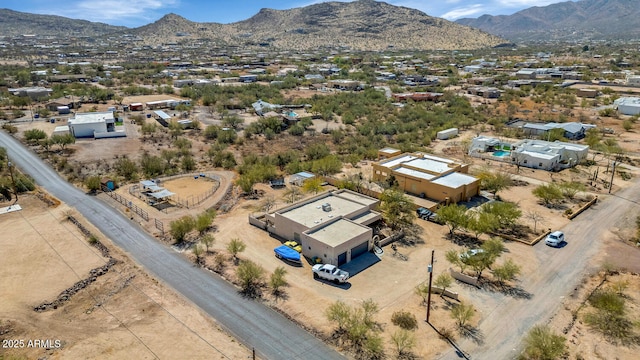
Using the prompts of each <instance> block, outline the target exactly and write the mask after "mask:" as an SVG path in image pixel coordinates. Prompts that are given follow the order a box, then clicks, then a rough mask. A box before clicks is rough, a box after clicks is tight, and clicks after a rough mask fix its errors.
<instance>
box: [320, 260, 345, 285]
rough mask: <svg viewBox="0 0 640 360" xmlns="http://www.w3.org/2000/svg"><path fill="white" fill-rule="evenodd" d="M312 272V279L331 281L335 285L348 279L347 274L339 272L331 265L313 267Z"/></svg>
mask: <svg viewBox="0 0 640 360" xmlns="http://www.w3.org/2000/svg"><path fill="white" fill-rule="evenodd" d="M312 270H313V278H314V279H325V280H329V281H333V282H334V283H336V284H341V283H345V282H347V280H348V279H349V273H348V272H346V271H343V270H340V269H338V268H337V267H336V266H335V265H331V264H317V265H313V268H312Z"/></svg>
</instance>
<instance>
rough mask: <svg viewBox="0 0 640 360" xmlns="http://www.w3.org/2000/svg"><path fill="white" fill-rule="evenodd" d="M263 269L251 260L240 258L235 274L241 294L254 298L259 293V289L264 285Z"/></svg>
mask: <svg viewBox="0 0 640 360" xmlns="http://www.w3.org/2000/svg"><path fill="white" fill-rule="evenodd" d="M264 273H265V270H264V268H262V266H260V265H258V264H256V263H254V262H253V261H251V260H242V261H241V262H240V265H238V268H237V269H236V276H237V278H238V282H239V283H240V288H241V292H242V294H243V295H245V296H247V297H250V298H255V297H259V296H260V295H261V293H260V289H261V287H262V286H263V285H264Z"/></svg>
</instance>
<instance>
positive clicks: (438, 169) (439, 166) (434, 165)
mask: <svg viewBox="0 0 640 360" xmlns="http://www.w3.org/2000/svg"><path fill="white" fill-rule="evenodd" d="M404 165H407V166H412V167H415V168H418V169H421V170H426V171H430V172H435V173H443V172H445V171H447V170H450V168H449V166H447V164H446V163H444V162H441V161H436V160H431V159H428V158H425V159H414V160H411V161H407V162H406V163H404Z"/></svg>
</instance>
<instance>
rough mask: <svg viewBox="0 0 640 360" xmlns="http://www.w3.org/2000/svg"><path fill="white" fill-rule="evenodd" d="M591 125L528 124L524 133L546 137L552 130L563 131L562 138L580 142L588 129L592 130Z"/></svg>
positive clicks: (523, 129) (573, 123)
mask: <svg viewBox="0 0 640 360" xmlns="http://www.w3.org/2000/svg"><path fill="white" fill-rule="evenodd" d="M590 127H591V126H589V125H584V124H582V123H579V122H566V123H554V122H551V123H546V124H536V123H526V124H524V125H523V126H522V131H523V133H524V134H525V135H537V136H544V135H546V134H547V133H548V132H549V131H551V130H552V129H558V128H560V129H563V130H564V133H563V135H562V136H564V137H565V138H567V139H569V140H580V139H582V138H584V137H585V134H586V130H587V128H590Z"/></svg>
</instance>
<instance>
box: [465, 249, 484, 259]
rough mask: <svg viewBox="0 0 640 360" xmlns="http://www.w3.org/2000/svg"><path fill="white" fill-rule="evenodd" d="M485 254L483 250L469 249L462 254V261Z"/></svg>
mask: <svg viewBox="0 0 640 360" xmlns="http://www.w3.org/2000/svg"><path fill="white" fill-rule="evenodd" d="M482 253H484V250H482V249H469V250H467V251H465V252H463V253H462V254H460V260H462V261H466V260H468V259H471V258H472V257H474V256H476V255H478V254H482Z"/></svg>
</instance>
